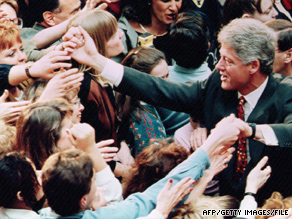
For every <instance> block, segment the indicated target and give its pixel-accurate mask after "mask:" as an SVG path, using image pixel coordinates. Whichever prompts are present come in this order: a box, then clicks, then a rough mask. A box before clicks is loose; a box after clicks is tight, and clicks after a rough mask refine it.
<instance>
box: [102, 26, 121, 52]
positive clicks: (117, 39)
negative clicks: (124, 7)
mask: <svg viewBox="0 0 292 219" xmlns="http://www.w3.org/2000/svg"><path fill="white" fill-rule="evenodd" d="M123 35H124V32H123V31H122V30H121V29H117V31H116V33H115V34H114V35H113V36H112V37H111V38H110V40H109V41H107V43H106V50H107V55H108V57H109V58H112V57H115V56H117V55H119V54H121V53H122V52H123V51H124V45H123V41H122V37H123Z"/></svg>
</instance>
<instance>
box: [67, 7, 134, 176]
mask: <svg viewBox="0 0 292 219" xmlns="http://www.w3.org/2000/svg"><path fill="white" fill-rule="evenodd" d="M78 26H81V27H83V28H84V29H85V30H86V31H88V33H89V34H90V36H91V37H92V38H93V39H94V43H95V47H96V48H97V49H98V51H99V52H100V53H101V54H103V55H105V56H106V57H114V56H116V55H118V54H120V53H121V52H122V51H123V50H124V46H123V43H122V36H123V32H122V31H121V30H120V29H118V24H117V20H116V19H115V17H114V16H113V15H112V14H110V13H109V12H106V11H103V10H93V11H90V12H84V13H83V14H81V15H79V16H78V17H76V18H75V19H72V20H71V21H70V22H69V26H68V27H78ZM101 30H102V31H101ZM79 69H80V71H84V70H85V75H84V80H83V81H82V84H81V87H80V91H79V94H78V96H79V98H80V100H81V103H82V104H83V105H84V107H85V109H84V111H83V113H82V120H81V121H82V122H86V123H88V124H90V125H91V126H92V127H94V129H95V130H96V131H95V134H96V142H99V141H102V140H107V139H114V144H113V146H115V147H118V148H120V151H119V153H118V155H121V154H123V156H125V157H121V156H119V157H118V159H120V160H121V162H122V164H121V163H117V162H111V163H110V165H111V168H112V170H114V171H115V174H117V175H119V176H121V175H124V174H126V173H127V171H126V170H127V169H128V168H129V167H128V165H127V164H128V162H129V163H130V162H132V159H133V158H132V157H131V155H130V152H129V150H128V146H127V145H126V143H125V142H120V140H119V139H118V135H117V132H116V131H117V125H118V124H117V121H116V115H115V99H114V94H113V89H112V86H111V85H110V84H109V83H108V82H107V81H106V80H104V79H103V78H102V77H100V76H99V75H98V74H96V73H95V70H94V69H92V68H91V69H90V68H87V66H84V65H81V64H80V65H79ZM122 140H123V139H122Z"/></svg>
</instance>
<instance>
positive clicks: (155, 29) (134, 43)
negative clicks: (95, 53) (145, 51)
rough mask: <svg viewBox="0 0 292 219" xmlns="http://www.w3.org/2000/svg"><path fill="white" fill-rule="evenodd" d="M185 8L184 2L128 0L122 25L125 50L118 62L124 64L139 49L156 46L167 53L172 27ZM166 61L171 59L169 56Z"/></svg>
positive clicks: (179, 0)
mask: <svg viewBox="0 0 292 219" xmlns="http://www.w3.org/2000/svg"><path fill="white" fill-rule="evenodd" d="M184 4H185V1H183V0H167V1H162V0H147V1H144V0H128V1H127V0H126V1H125V2H124V7H123V12H122V16H121V17H120V19H119V21H118V23H119V28H121V29H122V30H123V31H124V33H125V36H124V37H123V43H124V47H125V49H124V51H123V53H122V54H121V55H120V56H119V57H116V58H115V59H114V60H116V61H118V62H121V61H122V60H123V58H124V57H125V56H126V55H127V53H128V52H129V51H131V50H132V49H133V48H136V47H139V46H154V47H155V48H157V49H159V50H161V51H163V52H166V44H165V42H167V35H168V34H167V33H168V27H169V25H170V24H171V23H172V21H173V20H174V19H175V18H176V16H177V14H178V12H179V11H181V10H183V9H184V8H185V7H184ZM166 58H167V60H170V59H171V57H169V56H168V55H167V54H166ZM168 62H170V61H168Z"/></svg>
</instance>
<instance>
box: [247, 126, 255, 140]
mask: <svg viewBox="0 0 292 219" xmlns="http://www.w3.org/2000/svg"><path fill="white" fill-rule="evenodd" d="M248 125H249V127H250V128H251V136H250V137H249V138H252V139H253V138H255V137H256V124H255V123H248Z"/></svg>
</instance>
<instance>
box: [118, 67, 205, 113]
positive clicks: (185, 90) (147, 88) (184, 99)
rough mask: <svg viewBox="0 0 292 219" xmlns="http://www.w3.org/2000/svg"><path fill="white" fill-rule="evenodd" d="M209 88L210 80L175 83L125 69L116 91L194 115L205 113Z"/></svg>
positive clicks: (155, 104)
mask: <svg viewBox="0 0 292 219" xmlns="http://www.w3.org/2000/svg"><path fill="white" fill-rule="evenodd" d="M207 86H208V79H207V80H206V81H203V82H186V83H174V82H169V81H166V80H163V79H161V78H158V77H154V76H151V75H148V74H145V73H141V72H139V71H136V70H134V69H131V68H127V67H125V68H124V77H123V79H122V81H121V83H120V85H119V86H118V87H117V88H116V89H117V90H118V91H119V92H121V93H124V94H127V95H129V96H132V97H135V98H138V99H139V100H142V101H145V102H147V103H149V104H151V105H154V106H161V107H165V108H168V109H171V110H174V111H179V112H185V113H188V114H194V112H199V113H202V112H203V100H204V95H205V91H206V87H207Z"/></svg>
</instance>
